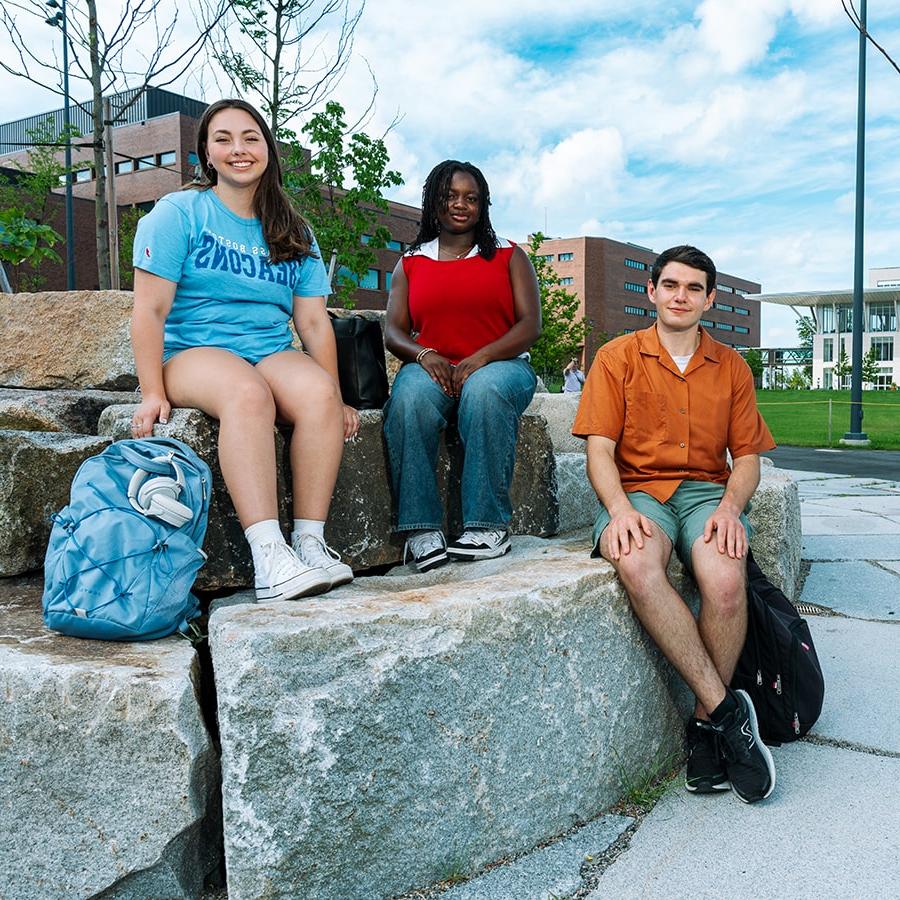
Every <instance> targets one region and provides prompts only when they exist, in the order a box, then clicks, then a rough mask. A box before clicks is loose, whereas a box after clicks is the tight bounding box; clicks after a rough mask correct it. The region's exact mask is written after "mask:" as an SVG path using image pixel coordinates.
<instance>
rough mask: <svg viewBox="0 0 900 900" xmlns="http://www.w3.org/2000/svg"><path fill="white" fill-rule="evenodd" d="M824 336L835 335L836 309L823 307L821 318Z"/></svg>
mask: <svg viewBox="0 0 900 900" xmlns="http://www.w3.org/2000/svg"><path fill="white" fill-rule="evenodd" d="M819 321H820V323H821V331H822V334H834V307H833V306H823V307H822V315H821V316H820V317H819Z"/></svg>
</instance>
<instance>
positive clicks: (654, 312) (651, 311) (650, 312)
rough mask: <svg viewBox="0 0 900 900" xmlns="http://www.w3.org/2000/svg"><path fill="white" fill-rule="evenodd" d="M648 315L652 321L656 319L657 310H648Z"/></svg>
mask: <svg viewBox="0 0 900 900" xmlns="http://www.w3.org/2000/svg"><path fill="white" fill-rule="evenodd" d="M647 315H648V316H650V318H651V319H655V318H656V310H655V309H648V310H647Z"/></svg>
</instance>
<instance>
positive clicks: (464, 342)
mask: <svg viewBox="0 0 900 900" xmlns="http://www.w3.org/2000/svg"><path fill="white" fill-rule="evenodd" d="M513 250H515V244H511V245H510V246H509V247H499V248H498V249H497V252H496V254H494V258H493V259H491V260H487V259H484V258H483V257H482V256H480V255H478V254H476V255H475V256H469V257H467V258H466V259H454V260H448V261H446V262H444V261H439V260H436V259H430V258H429V257H427V256H420V255H415V256H404V257H403V271H404V273H405V274H406V280H407V281H408V282H409V301H408V302H409V316H410V320H411V321H412V328H413V331H417V332H418V333H419V334H418V337H417V338H416V342H417V343H418V344H420V345H421V346H422V347H433V348H434V349H435V350H437V352H438V353H440V354H441V356H446V357H447V359H449V360H450V362H452V363H454V364H456V363H458V362H459V361H460V360H461V359H464V358H465V357H467V356H471V355H472V354H473V353H475V351H476V350H480V349H481V348H482V347H484V346H485V345H486V344H490V343H491V342H492V341H496V340H497V339H498V338H500V337H502V336H503V335H504V334H506V332H507V331H509V329H510V328H512V327H513V325H515V323H516V317H515V310H514V305H513V292H512V283H511V282H510V279H509V261H510V258H511V257H512V254H513Z"/></svg>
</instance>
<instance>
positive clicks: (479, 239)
mask: <svg viewBox="0 0 900 900" xmlns="http://www.w3.org/2000/svg"><path fill="white" fill-rule="evenodd" d="M457 172H465V173H466V174H467V175H471V176H472V178H474V179H475V184H477V185H478V193H479V194H480V195H481V197H480V199H479V210H478V224H477V225H476V226H475V243H476V244H477V245H478V253H479V255H481V256H483V257H484V258H485V259H493V258H494V254H495V253H496V252H497V245H498V242H497V235H496V234H494V228H493V226H492V225H491V217H490V215H489V214H488V207H490V205H491V191H490V188H488V183H487V180H486V179H485V177H484V175H483V174H482V173H481V169H479V168H478V166H474V165H472V163H470V162H460V161H459V160H458V159H445V160H444V161H443V162H441V163H438V164H437V165H436V166H435V167H434V168H433V169H432V170H431V172H429V174H428V177H427V178H426V179H425V186H424V187H423V188H422V221H421V222H420V223H419V233H418V234H417V235H416V239H415V240H414V241H413V242H412V244H410V249H411V250H417V249H418V248H419V247H421V246H422V244H427V243H428V242H429V241H433V240H434V239H435V238H436V237H437V236H438V235H439V234H440V233H441V223H440V222H439V221H438V213H440V212H442V211H444V210H445V209H446V208H447V195H448V194H449V193H450V182H451V181H452V180H453V176H454V175H455V174H456V173H457Z"/></svg>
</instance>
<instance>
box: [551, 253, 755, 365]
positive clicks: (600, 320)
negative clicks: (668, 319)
mask: <svg viewBox="0 0 900 900" xmlns="http://www.w3.org/2000/svg"><path fill="white" fill-rule="evenodd" d="M538 252H539V253H540V254H541V255H542V256H544V258H545V259H546V260H547V262H548V263H549V264H550V265H551V266H552V268H553V270H554V271H555V272H556V273H557V274H558V275H559V277H560V279H561V280H562V284H563V286H564V287H566V288H567V289H568V290H570V291H572V293H574V294H576V295H577V296H578V298H579V300H580V302H581V308H580V312H581V314H582V315H583V316H584V317H585V318H586V319H587V320H588V321H589V322H590V323H591V324H592V326H593V329H592V331H591V334H590V335H588V338H587V344H586V346H585V362H586V363H587V364H588V365H589V364H590V361H591V360H592V359H593V358H594V354H595V353H596V352H597V348H598V346H599V345H600V343H601V342H602V336H603V335H604V334H605V335H606V336H607V337H614V336H615V335H617V334H621V333H623V332H630V331H637V330H639V329H641V328H646V327H647V326H649V325H651V324H652V322H653V318H654V316H655V315H656V310H655V309H654V308H653V305H652V304H651V303H650V300H649V298H648V297H647V281H648V279H649V277H650V268H651V266H652V265H653V262H654V261H655V259H656V257H657V256H658V253H657V252H655V251H653V250H650V249H649V248H647V247H641V246H638V245H637V244H629V243H623V242H621V241H614V240H612V239H610V238H603V237H577V238H558V239H547V240H545V241H544V242H543V243H542V244H541V247H540V250H539V251H538ZM717 281H718V283H717V285H716V299H715V302H714V305H713V306H712V307H711V308H710V310H709V312H708V313H707V314H706V316H704V318H703V320H702V321H703V325H704V326H705V327H706V328H707V329H708V330H709V332H710V334H711V335H712V336H713V337H714V338H715V339H716V340H717V341H721V342H722V343H723V344H728V345H729V346H730V347H735V348H737V349H744V348H747V347H758V346H759V337H760V307H759V301H758V300H756V299H755V298H754V297H753V296H751V295H753V294H758V293H759V292H760V290H761V287H760V285H759V284H757V283H756V282H755V281H748V280H747V279H745V278H738V277H737V276H734V275H727V274H726V273H724V272H719V273H718V279H717Z"/></svg>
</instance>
